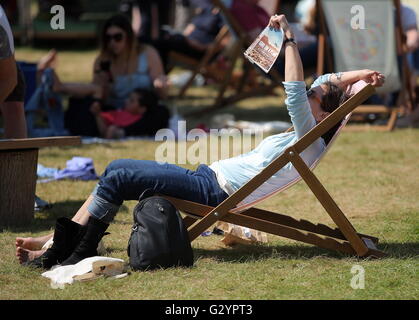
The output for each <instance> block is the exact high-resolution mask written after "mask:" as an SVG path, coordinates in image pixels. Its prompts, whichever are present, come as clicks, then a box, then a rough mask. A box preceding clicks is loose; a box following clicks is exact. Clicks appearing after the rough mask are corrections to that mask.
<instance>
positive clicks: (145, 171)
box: [88, 159, 228, 223]
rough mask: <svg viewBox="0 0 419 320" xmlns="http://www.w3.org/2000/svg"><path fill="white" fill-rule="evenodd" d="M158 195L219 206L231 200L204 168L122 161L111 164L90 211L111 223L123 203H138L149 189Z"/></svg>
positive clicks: (149, 161)
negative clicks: (129, 201)
mask: <svg viewBox="0 0 419 320" xmlns="http://www.w3.org/2000/svg"><path fill="white" fill-rule="evenodd" d="M150 188H151V189H152V190H153V191H154V192H155V193H160V194H163V195H167V196H171V197H175V198H180V199H184V200H189V201H194V202H198V203H201V204H206V205H209V206H217V205H218V204H219V203H221V202H222V201H223V200H224V199H226V198H227V197H228V195H227V193H226V192H225V191H224V190H223V189H221V188H220V185H219V184H218V182H217V178H216V176H215V172H214V171H212V170H211V169H210V168H209V167H208V166H207V165H204V164H201V165H199V166H198V168H197V170H196V171H193V170H188V169H185V168H182V167H179V166H177V165H174V164H169V163H164V164H160V163H158V162H156V161H151V160H131V159H121V160H115V161H113V162H111V163H110V164H109V165H108V166H107V168H106V170H105V172H104V173H103V175H102V176H101V177H100V181H99V183H98V185H97V186H96V188H95V190H94V191H93V193H92V195H93V201H92V202H91V203H90V204H89V206H88V211H89V213H90V214H92V215H93V216H94V217H95V218H97V219H101V220H102V221H104V222H107V223H109V222H111V221H112V220H113V219H114V217H115V215H116V213H117V212H118V209H119V207H120V206H121V205H122V202H123V201H124V200H138V198H139V196H140V195H141V194H142V193H143V191H144V190H146V189H150Z"/></svg>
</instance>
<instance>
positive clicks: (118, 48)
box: [101, 14, 137, 56]
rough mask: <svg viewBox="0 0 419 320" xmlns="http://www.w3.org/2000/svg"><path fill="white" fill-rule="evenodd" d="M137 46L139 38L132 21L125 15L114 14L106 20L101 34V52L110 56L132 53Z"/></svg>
mask: <svg viewBox="0 0 419 320" xmlns="http://www.w3.org/2000/svg"><path fill="white" fill-rule="evenodd" d="M136 48H137V39H136V38H135V34H134V31H133V30H132V27H131V23H130V22H129V20H128V19H127V18H126V17H125V16H123V15H120V14H118V15H114V16H112V17H111V18H109V19H108V20H106V22H105V24H104V26H103V29H102V34H101V52H102V53H107V54H108V55H110V56H119V55H121V54H123V53H127V54H130V53H131V52H132V50H135V49H136Z"/></svg>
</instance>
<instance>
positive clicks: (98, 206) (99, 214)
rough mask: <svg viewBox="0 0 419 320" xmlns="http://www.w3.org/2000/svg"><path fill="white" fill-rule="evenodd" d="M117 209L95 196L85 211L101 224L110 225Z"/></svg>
mask: <svg viewBox="0 0 419 320" xmlns="http://www.w3.org/2000/svg"><path fill="white" fill-rule="evenodd" d="M119 207H120V206H118V205H116V204H113V203H110V202H109V201H106V200H105V199H102V198H100V197H98V196H97V195H95V196H94V197H93V200H92V202H90V204H89V206H88V207H87V210H88V211H89V213H90V214H91V215H92V216H94V217H95V218H97V219H99V220H102V221H103V222H106V223H110V222H111V221H112V220H113V218H114V217H115V215H116V213H117V212H118V210H119Z"/></svg>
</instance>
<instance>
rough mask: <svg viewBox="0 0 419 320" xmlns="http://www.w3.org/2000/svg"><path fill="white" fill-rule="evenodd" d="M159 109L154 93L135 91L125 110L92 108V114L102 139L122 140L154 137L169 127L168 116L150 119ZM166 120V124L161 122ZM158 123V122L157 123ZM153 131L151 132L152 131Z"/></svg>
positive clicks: (160, 115) (126, 103)
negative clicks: (130, 137) (129, 137)
mask: <svg viewBox="0 0 419 320" xmlns="http://www.w3.org/2000/svg"><path fill="white" fill-rule="evenodd" d="M157 108H159V106H158V99H157V96H156V95H155V93H154V92H152V91H150V90H144V89H135V90H134V91H133V92H131V94H130V96H129V98H128V99H127V100H126V102H125V106H124V108H123V109H119V110H114V111H105V112H102V111H100V108H97V107H95V106H92V109H91V111H92V113H94V114H95V116H96V123H97V126H98V129H99V132H100V134H101V136H102V137H104V138H106V139H120V138H123V137H126V136H140V135H152V134H155V132H156V131H157V130H158V129H161V128H165V127H167V125H168V120H169V118H168V115H167V114H166V117H165V116H164V114H162V113H160V114H159V116H158V117H150V116H149V115H151V114H153V113H154V114H155V112H154V111H155V110H156V109H157ZM164 118H165V119H166V123H164V122H162V121H161V120H164ZM156 121H157V122H156ZM150 129H151V130H150Z"/></svg>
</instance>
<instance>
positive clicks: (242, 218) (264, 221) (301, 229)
mask: <svg viewBox="0 0 419 320" xmlns="http://www.w3.org/2000/svg"><path fill="white" fill-rule="evenodd" d="M364 84H365V83H364ZM374 92H375V89H374V88H373V87H372V86H371V85H369V84H368V85H367V84H365V86H364V87H363V88H362V89H361V90H360V91H359V92H357V93H356V94H354V95H353V96H352V97H351V98H350V99H348V100H347V101H346V102H345V103H343V104H342V105H341V106H340V107H339V108H337V109H336V110H335V111H334V112H333V113H331V114H330V115H329V116H328V117H327V118H326V119H325V120H323V121H322V122H321V123H319V124H318V125H316V126H315V127H314V128H313V129H311V130H310V131H309V132H308V133H307V134H305V135H304V136H303V137H302V138H301V139H300V140H298V141H297V142H296V143H295V144H294V145H293V146H291V147H289V148H287V149H286V150H285V151H284V152H283V153H282V154H281V155H280V156H278V157H277V158H276V159H275V160H273V161H272V162H271V163H270V164H269V165H268V166H267V167H266V168H264V169H263V170H262V171H261V172H260V173H259V174H257V175H256V176H254V177H253V178H252V179H250V180H249V181H248V182H247V183H246V184H245V185H243V186H242V187H241V188H240V189H239V190H237V191H236V192H235V193H233V194H232V195H230V196H229V197H228V198H227V199H225V200H224V201H223V202H222V203H220V204H219V205H218V206H216V207H211V206H207V205H202V204H199V203H196V202H191V201H186V200H180V199H176V198H173V197H167V196H165V197H166V198H167V199H169V200H170V201H172V203H173V204H174V205H175V206H176V207H177V208H178V210H180V211H182V212H184V213H186V214H187V216H186V217H185V218H184V221H185V224H186V225H187V226H188V232H189V236H190V240H191V241H193V240H194V239H196V238H197V237H198V236H199V235H200V234H201V233H202V232H204V231H205V230H207V229H208V228H209V227H210V226H211V225H212V224H214V223H215V222H217V221H224V222H228V223H233V224H236V225H239V226H243V227H248V228H252V229H256V230H259V231H263V232H267V233H271V234H274V235H278V236H282V237H286V238H289V239H293V240H297V241H302V242H305V243H309V244H313V245H316V246H319V247H322V248H327V249H332V250H337V251H340V252H344V253H348V254H352V255H357V256H359V257H367V256H374V257H383V256H384V255H385V254H384V253H383V252H381V251H379V250H377V248H376V244H377V243H378V239H377V238H375V237H372V236H368V235H364V234H360V233H357V232H356V231H355V228H354V227H353V226H352V224H351V223H350V222H349V220H348V219H347V218H346V216H345V215H344V213H343V212H342V211H341V209H340V208H339V207H338V206H337V204H336V203H335V201H334V200H333V199H332V197H331V196H330V195H329V193H328V192H327V191H326V189H325V188H324V187H323V185H322V183H321V182H320V181H319V180H318V179H317V177H316V176H315V175H314V174H313V172H312V171H311V170H310V169H313V168H314V167H315V166H316V165H317V163H318V162H319V160H320V159H318V160H317V161H315V162H314V163H313V164H312V165H311V168H309V167H308V166H307V164H306V163H305V162H304V161H303V159H302V158H301V157H300V153H301V152H303V151H304V150H305V149H306V148H307V147H309V146H310V145H311V144H312V143H313V142H314V141H316V140H317V139H319V138H320V137H321V136H322V135H323V134H324V133H326V132H327V131H328V130H329V129H330V128H332V127H333V126H335V125H336V124H337V123H338V122H339V121H342V119H344V121H342V125H341V126H340V128H339V130H338V131H337V133H336V134H335V135H334V137H333V139H332V141H331V142H329V144H328V147H327V148H326V150H328V149H329V148H330V146H331V144H332V143H333V141H334V140H335V139H336V137H337V135H338V134H339V132H340V131H341V129H342V128H343V126H344V125H345V124H346V122H347V121H348V120H349V117H350V113H351V112H352V111H353V110H354V109H355V108H356V107H357V106H358V105H360V104H361V103H362V102H364V101H365V100H366V99H367V98H368V97H369V96H371V95H372V94H373V93H374ZM324 153H325V152H323V154H322V155H324ZM289 162H291V163H292V165H293V166H294V168H295V169H296V170H297V172H298V174H299V176H298V175H297V177H296V178H295V179H294V180H292V181H289V183H288V184H286V185H283V186H280V187H278V188H276V189H274V190H272V192H269V193H268V194H265V195H264V196H262V197H259V198H258V199H256V200H252V201H246V199H249V198H248V197H249V196H251V194H252V193H253V192H255V190H257V188H258V187H259V186H261V185H262V184H263V183H265V182H266V181H267V180H268V179H269V178H270V177H272V176H273V175H274V174H275V173H276V172H278V170H280V169H281V168H283V167H284V166H285V165H286V164H287V163H289ZM301 179H303V180H304V181H305V182H306V184H307V185H308V186H309V188H310V189H311V191H312V192H313V194H314V195H315V196H316V198H317V199H318V200H319V202H320V203H321V205H322V206H323V207H324V209H325V210H326V212H327V213H328V214H329V216H330V217H331V218H332V220H333V221H334V222H335V224H336V225H337V226H338V228H335V229H334V228H330V227H328V226H326V225H323V224H314V223H311V222H309V221H306V220H296V219H294V218H292V217H289V216H286V215H283V214H279V213H275V212H271V211H267V210H262V209H258V208H254V207H253V206H254V205H255V204H257V203H259V202H260V201H262V200H264V199H266V198H268V197H271V196H272V195H274V194H276V193H278V192H280V191H283V190H284V189H286V188H288V187H290V186H291V185H293V184H295V183H296V182H298V181H299V180H301ZM250 199H251V197H250Z"/></svg>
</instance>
